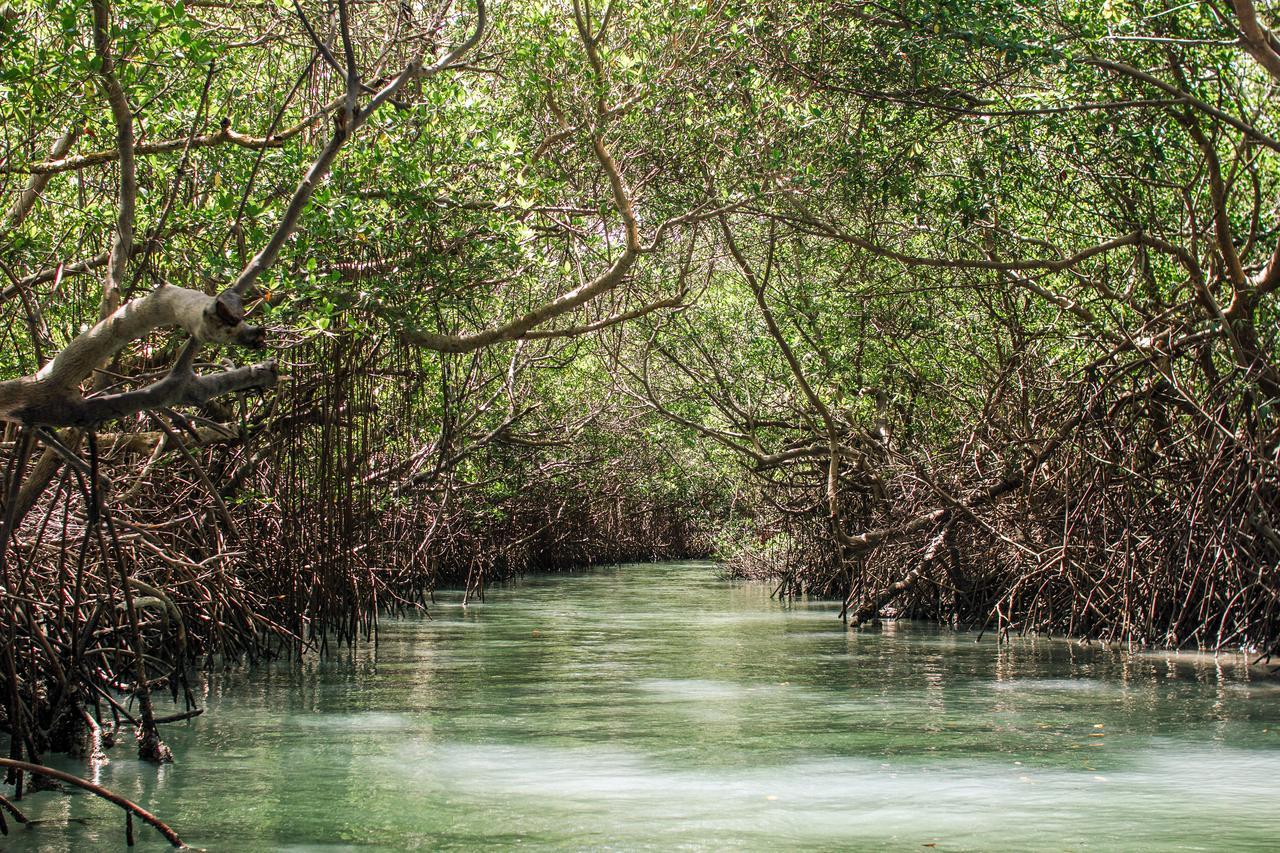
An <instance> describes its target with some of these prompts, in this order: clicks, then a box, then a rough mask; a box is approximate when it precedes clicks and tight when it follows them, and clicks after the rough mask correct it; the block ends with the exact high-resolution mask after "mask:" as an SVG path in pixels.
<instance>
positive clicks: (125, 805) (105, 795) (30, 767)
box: [0, 758, 187, 848]
mask: <svg viewBox="0 0 1280 853" xmlns="http://www.w3.org/2000/svg"><path fill="white" fill-rule="evenodd" d="M0 767H9V768H12V769H13V770H20V771H22V772H23V773H31V774H33V775H36V776H47V777H48V778H50V779H57V780H58V781H59V782H65V783H67V784H68V785H75V786H76V787H77V788H83V789H84V790H86V791H88V792H89V793H91V794H93V795H95V796H98V797H101V798H102V799H104V800H106V801H107V802H109V803H113V804H115V805H117V806H119V807H120V808H122V809H124V810H125V811H126V812H129V813H131V814H136V815H137V816H138V817H140V818H142V819H143V820H144V821H146V822H147V823H149V824H151V825H152V826H154V827H155V828H156V830H157V831H159V833H160V834H161V835H163V836H164V837H165V840H166V841H168V842H169V843H170V844H172V845H173V846H174V847H179V848H184V847H186V846H187V845H185V844H183V843H182V839H181V838H179V837H178V833H176V832H174V831H173V830H172V829H170V828H169V826H168V824H166V823H165V822H164V821H162V820H160V818H158V817H156V816H155V815H153V814H152V813H151V812H149V811H147V810H146V809H144V808H143V807H142V806H140V805H138V804H137V803H134V802H131V801H130V800H126V799H125V798H124V797H122V796H120V795H119V794H116V793H114V792H112V791H108V790H107V789H106V788H104V787H102V786H101V785H95V784H94V783H93V782H90V781H89V780H87V779H81V778H80V777H79V776H73V775H71V774H70V773H64V772H63V771H61V770H55V769H53V768H52V767H45V766H43V765H41V764H32V763H30V762H27V761H17V760H15V759H12V758H0ZM129 843H130V844H132V843H133V840H132V839H130V840H129Z"/></svg>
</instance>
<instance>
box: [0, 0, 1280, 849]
mask: <svg viewBox="0 0 1280 853" xmlns="http://www.w3.org/2000/svg"><path fill="white" fill-rule="evenodd" d="M1276 25H1280V18H1277V13H1276V11H1275V10H1274V9H1272V8H1271V7H1270V6H1269V5H1267V4H1258V3H1254V2H1250V0H1231V2H1229V3H1226V4H1219V5H1204V4H1178V3H1172V2H1170V3H1167V4H1166V3H1163V2H1145V0H1144V2H1110V3H1107V4H1103V6H1101V7H1099V8H1093V6H1090V5H1088V4H1080V3H1076V2H1068V1H1067V0H1055V2H1050V3H1041V4H1029V5H1025V6H1016V5H1010V4H1009V3H1007V2H1005V0H975V2H971V3H960V4H956V3H941V4H939V3H934V2H916V0H902V1H901V2H893V3H886V4H868V3H864V2H861V0H820V2H804V3H796V2H787V1H786V0H769V2H765V3H743V2H738V0H697V2H689V3H679V4H666V3H657V2H648V1H647V0H626V2H624V0H610V2H605V3H599V2H597V3H591V2H589V0H546V2H541V1H540V2H533V1H532V0H496V2H493V0H491V2H485V0H468V2H454V0H444V2H441V3H431V4H429V3H424V2H402V0H366V1H364V2H361V3H351V2H349V0H323V2H322V0H297V2H290V3H287V4H286V3H261V2H257V0H186V2H172V3H170V2H155V0H115V2H112V0H72V1H71V2H57V3H55V2H51V1H50V2H44V0H21V2H9V3H3V4H0V334H2V335H3V339H4V344H3V345H2V346H0V424H2V425H3V426H2V431H3V434H2V435H0V673H2V676H3V680H4V690H3V692H2V694H0V733H3V734H4V736H5V737H6V741H5V742H6V743H7V744H8V746H9V750H8V758H6V759H2V760H0V764H3V766H4V769H5V779H4V781H5V783H6V788H5V790H6V791H7V792H8V793H7V794H6V795H5V799H4V800H3V801H0V810H2V809H3V806H4V802H8V801H9V800H10V799H12V800H14V801H15V802H16V801H19V800H23V794H25V793H29V792H30V790H31V785H32V784H37V785H38V784H39V780H40V779H41V778H43V777H41V776H40V775H39V766H40V765H42V763H43V762H45V761H52V760H54V759H53V756H56V755H60V754H63V753H69V754H72V755H81V756H83V755H86V754H88V755H92V754H93V752H94V750H95V749H97V747H98V746H100V745H101V744H103V743H104V742H106V741H110V740H112V739H114V738H117V737H119V736H121V735H124V734H129V735H130V737H129V738H125V739H126V740H128V741H129V746H128V748H127V749H128V751H130V752H132V750H133V746H134V745H133V742H132V740H131V735H132V733H133V732H136V733H137V735H138V744H137V746H138V754H139V755H140V756H141V757H142V758H143V759H145V760H148V761H152V762H155V763H157V764H164V763H166V762H168V761H169V760H170V759H172V758H173V755H172V752H171V750H170V747H169V746H168V745H167V744H166V739H167V736H166V735H165V734H164V732H165V730H166V727H168V730H170V731H174V732H180V731H187V730H188V729H190V730H192V731H197V730H203V729H202V728H201V727H202V726H205V725H206V724H207V725H210V726H213V725H218V724H216V723H214V722H208V723H206V722H204V721H203V719H204V718H200V720H201V721H198V722H192V720H193V719H195V718H196V715H199V714H203V713H204V711H205V709H206V707H207V706H206V704H205V702H204V699H205V698H207V697H204V696H203V695H202V694H203V693H204V692H206V691H207V690H209V689H211V688H210V684H212V682H211V681H210V680H209V679H210V678H211V676H209V673H211V672H215V671H217V670H218V669H219V668H220V667H224V666H231V667H237V666H240V665H242V664H243V665H247V666H249V667H250V668H252V667H254V666H259V667H264V668H265V669H264V670H263V672H267V671H269V670H270V668H271V667H277V666H280V662H281V661H312V662H314V661H316V660H321V661H327V660H329V659H330V658H331V657H333V656H344V655H356V656H359V655H363V654H366V653H367V652H368V650H369V649H370V648H371V647H372V646H373V645H374V644H376V642H377V641H378V640H379V638H382V637H384V635H385V632H388V631H389V632H392V633H394V632H395V631H398V630H400V629H401V628H402V627H403V626H404V625H405V624H408V623H407V622H406V623H402V622H400V621H396V620H400V619H412V618H415V617H416V616H417V615H420V614H421V613H422V612H423V609H424V606H426V607H427V610H429V609H430V608H429V606H427V605H428V604H429V602H430V600H431V598H432V596H433V595H434V594H435V593H436V592H437V591H438V590H443V589H454V588H458V589H460V590H461V595H462V597H463V600H464V601H465V603H466V604H467V606H468V607H470V606H473V605H475V606H479V605H480V604H481V603H484V602H485V595H486V590H487V589H488V588H491V587H492V585H493V584H495V583H503V582H506V581H508V580H510V579H512V578H516V577H519V576H521V575H523V574H528V573H535V572H545V571H558V570H568V569H574V568H576V567H582V566H591V565H600V564H618V563H625V562H631V561H660V560H679V559H708V560H714V561H715V562H716V564H717V565H718V566H721V567H722V568H723V571H724V572H725V573H726V574H727V575H729V576H731V577H733V578H736V579H739V580H748V581H751V582H752V583H758V584H759V586H758V587H757V586H751V587H749V588H750V589H752V590H767V591H769V592H771V593H772V594H773V596H774V597H775V598H776V599H777V602H778V603H777V605H776V606H777V607H779V608H781V607H784V606H786V604H787V602H796V601H808V602H826V603H824V604H821V605H820V606H821V607H824V608H825V607H827V606H828V604H829V605H830V606H832V607H834V608H835V615H836V616H838V617H839V620H838V621H837V622H836V624H835V625H833V626H832V627H831V631H832V635H831V638H830V641H831V642H836V641H837V638H845V640H847V641H848V642H853V643H857V642H863V643H866V644H870V645H872V646H874V644H875V643H876V642H879V641H878V640H875V639H874V638H875V637H876V636H877V635H876V634H875V633H874V632H873V630H872V629H873V628H874V626H876V625H883V626H884V627H883V630H884V634H883V637H882V639H883V640H884V641H885V642H889V641H890V640H891V639H892V638H894V637H896V636H897V635H896V634H892V633H891V631H892V630H893V626H894V624H895V623H894V621H893V620H897V619H907V620H912V622H911V624H912V626H913V627H912V628H911V632H919V631H924V632H926V633H927V631H928V630H931V629H926V628H924V627H920V626H922V625H924V624H930V625H935V626H939V627H940V628H945V629H947V630H951V631H956V632H959V633H957V634H956V636H957V637H961V636H967V635H966V634H965V633H964V632H974V633H975V634H978V633H981V634H983V635H984V636H989V637H991V638H993V639H995V640H997V641H998V642H1000V643H1008V644H1010V645H1009V646H1008V648H1009V649H1013V648H1024V647H1025V648H1039V646H1036V645H1035V643H1033V642H1031V640H1030V639H1029V638H1035V637H1069V638H1075V639H1083V640H1088V641H1091V642H1097V643H1101V644H1106V645H1107V647H1108V648H1122V649H1124V650H1125V652H1126V653H1127V654H1132V655H1135V656H1138V657H1134V658H1133V659H1132V660H1133V661H1141V660H1144V658H1142V657H1140V656H1141V655H1143V654H1148V653H1150V652H1152V651H1170V652H1176V651H1188V652H1190V651H1195V652H1204V653H1216V654H1221V655H1224V656H1227V657H1230V656H1237V655H1238V656H1240V657H1241V658H1242V659H1244V660H1246V661H1248V662H1249V663H1250V664H1257V665H1260V667H1266V666H1268V665H1269V664H1270V661H1271V658H1272V656H1273V654H1274V653H1276V652H1277V650H1280V580H1278V575H1277V572H1278V571H1280V532H1278V531H1280V422H1278V421H1277V418H1278V417H1280V409H1278V407H1277V402H1278V401H1280V365H1278V363H1277V357H1276V349H1277V346H1276V343H1277V342H1276V336H1277V333H1278V331H1280V324H1278V323H1277V320H1278V319H1280V317H1277V296H1276V293H1277V291H1280V226H1278V225H1277V216H1278V215H1280V211H1278V210H1277V198H1280V165H1278V161H1277V159H1276V157H1277V153H1280V141H1277V140H1278V139H1280V126H1276V125H1277V114H1276V110H1275V108H1274V104H1273V103H1272V102H1273V100H1274V99H1273V97H1272V95H1273V88H1274V86H1275V84H1276V83H1277V81H1280V40H1277V38H1276V36H1275V35H1274V33H1273V29H1274V27H1275V26H1276ZM635 577H636V578H637V580H636V583H643V584H647V585H648V586H649V587H650V588H651V595H652V596H653V597H654V598H655V599H662V598H663V597H669V596H679V595H680V594H682V592H681V590H687V589H688V588H689V587H688V586H687V584H685V581H684V580H679V579H680V578H684V577H685V576H684V575H683V574H680V573H676V574H672V573H671V572H667V571H663V570H655V571H653V572H650V573H639V574H636V575H635ZM630 582H631V581H628V583H630ZM669 582H670V583H671V584H672V585H671V586H669V587H668V586H667V584H668V583H669ZM682 584H683V585H682ZM566 585H567V587H568V586H571V584H570V582H569V581H566ZM567 587H566V588H567ZM540 588H541V587H539V586H538V585H537V584H533V585H531V586H529V587H515V588H514V589H515V590H516V592H513V593H512V595H511V596H510V599H511V601H513V602H517V601H518V599H519V595H520V591H521V590H523V591H528V592H530V593H533V592H536V590H538V589H540ZM504 589H505V588H504ZM716 589H721V588H720V587H716ZM725 589H728V588H727V587H726V588H725ZM504 597H506V594H505V592H504ZM809 597H811V598H809ZM485 606H486V607H487V604H486V605H485ZM774 606H775V605H769V607H774ZM797 606H798V605H797ZM814 606H815V607H817V606H819V605H817V604H814ZM766 610H767V608H766ZM486 612H487V611H486ZM762 612H764V611H762ZM768 612H769V613H771V614H773V615H771V616H770V617H769V619H773V618H774V617H775V616H777V613H786V612H792V611H783V610H779V611H776V612H775V611H773V610H768ZM828 615H829V614H828ZM691 618H694V619H696V616H691ZM769 619H765V620H763V621H764V622H768V621H769ZM388 620H391V621H390V622H388ZM414 624H417V623H414ZM846 630H847V633H846ZM910 636H912V637H916V636H920V637H923V636H924V634H919V635H917V634H916V633H910ZM937 636H939V637H941V636H947V635H945V634H938V635H937ZM1019 638H1028V639H1027V643H1028V644H1029V645H1024V644H1023V643H1022V642H1021V640H1020V639H1019ZM528 639H530V640H532V639H534V638H533V637H532V636H530V638H528ZM774 639H775V640H777V641H778V642H780V643H783V644H784V645H785V642H786V640H785V638H784V637H776V636H775V637H774ZM841 641H844V640H841ZM762 642H763V641H762ZM915 642H916V641H915V640H911V643H915ZM921 642H924V641H923V640H921ZM957 648H958V647H957ZM1054 648H1058V647H1057V646H1054ZM536 649H537V644H531V645H530V646H529V649H528V652H529V654H534V653H535V651H536ZM522 651H523V650H522ZM1010 653H1011V654H1012V652H1010ZM956 654H957V656H958V658H957V665H958V663H959V662H960V661H962V660H963V659H964V656H963V655H962V654H960V653H959V652H956ZM984 654H985V652H984ZM995 654H997V655H1000V654H1004V652H999V651H997V652H995ZM1100 654H1103V653H1100ZM891 658H892V655H891V656H890V658H887V659H886V662H885V665H886V666H888V665H889V664H890V663H891ZM1224 659H1226V658H1224ZM1230 659H1233V660H1234V657H1231V658H1230ZM984 660H985V658H984ZM314 665H315V666H318V667H321V669H323V667H324V666H326V665H327V664H324V663H316V664H314ZM983 665H984V666H985V664H983ZM1135 665H1136V664H1135ZM271 671H274V670H271ZM1249 671H1252V672H1259V673H1261V672H1264V671H1265V670H1264V669H1261V668H1255V669H1254V670H1249ZM245 677H246V678H250V679H253V678H258V677H259V676H257V675H254V676H245ZM262 677H263V678H266V676H262ZM353 677H354V676H353ZM654 677H655V678H657V676H654ZM1072 677H1073V678H1074V676H1072ZM1241 679H1242V681H1241V683H1243V684H1246V688H1247V689H1246V690H1245V692H1246V693H1248V694H1249V695H1262V693H1264V692H1265V691H1263V690H1262V688H1259V687H1256V686H1251V685H1249V684H1248V682H1247V679H1246V678H1245V676H1241ZM1122 680H1123V678H1122ZM711 681H714V679H711ZM1210 681H1213V683H1215V684H1218V685H1219V688H1220V689H1221V690H1224V691H1227V690H1228V688H1227V687H1224V686H1222V685H1224V684H1227V683H1228V682H1229V683H1234V682H1231V681H1230V678H1227V680H1226V681H1223V680H1222V679H1218V678H1217V677H1216V676H1215V678H1213V679H1210ZM317 683H318V682H317ZM1153 683H1156V682H1153ZM1179 683H1181V682H1179ZM735 689H736V688H735ZM1228 692H1229V691H1228ZM824 695H825V694H824ZM828 698H829V697H828ZM221 701H222V700H219V702H221ZM228 701H229V702H230V701H231V700H230V699H228ZM246 701H247V700H246ZM712 704H713V705H714V702H712ZM989 710H990V709H989ZM990 712H991V713H993V714H996V715H997V717H998V714H999V713H1000V711H999V710H998V709H995V710H991V711H990ZM1135 713H1136V712H1135ZM1250 713H1252V712H1250ZM837 716H838V715H837ZM841 719H844V721H845V722H847V723H850V724H852V723H853V722H856V721H855V720H853V718H841ZM183 726H186V727H188V728H187V729H184V728H181V727H183ZM209 731H213V730H212V729H210V730H209ZM1249 734H1250V736H1258V737H1260V738H1261V734H1260V733H1259V732H1258V731H1254V730H1252V729H1250V730H1249ZM789 735H790V737H792V738H793V739H794V740H795V741H796V742H797V743H800V742H803V741H804V738H805V736H804V734H803V732H800V731H791V732H789ZM932 735H937V737H936V738H934V739H936V740H938V741H939V742H942V741H945V739H946V738H945V737H944V735H945V732H932V730H931V736H932ZM174 737H175V738H179V739H180V736H179V735H177V734H175V735H174ZM1095 740H1101V738H1097V739H1095ZM1261 740H1262V741H1265V740H1266V738H1261ZM1232 742H1233V743H1234V742H1235V741H1232ZM1152 748H1153V749H1155V747H1152ZM821 751H822V750H821V748H820V749H819V752H821ZM1156 751H1157V752H1158V750H1156ZM118 752H119V751H117V753H118ZM823 754H825V753H823ZM442 760H443V759H442ZM627 760H631V759H627ZM637 760H639V759H637ZM815 760H816V759H815ZM33 764H34V765H36V766H37V767H36V770H35V771H34V772H35V775H34V776H32V775H31V773H32V770H31V767H30V766H29V765H33ZM672 772H673V773H676V771H675V770H672ZM681 772H683V771H681ZM671 780H673V784H675V783H676V782H680V780H684V781H688V780H687V779H686V778H685V777H683V776H679V773H676V775H675V776H672V777H671ZM81 781H84V780H81ZM721 781H723V780H721ZM680 783H681V784H683V782H680ZM69 784H74V783H69ZM89 784H90V785H92V783H89ZM690 784H693V783H690ZM709 784H710V783H709ZM717 784H720V782H716V783H715V784H712V785H711V787H712V788H713V789H714V788H715V785H717ZM695 787H696V786H695ZM89 790H92V788H90V789H89ZM94 793H97V794H99V795H101V796H104V797H109V796H111V793H110V792H109V791H94ZM636 796H637V797H639V796H641V795H640V794H639V793H637V794H636ZM779 796H780V797H781V795H779ZM1064 796H1066V795H1065V794H1064ZM1068 799H1069V798H1068ZM117 805H120V806H121V807H122V808H125V809H126V810H127V811H128V812H129V814H131V815H136V816H137V817H138V819H139V820H143V821H145V820H147V819H148V818H147V817H146V816H145V815H144V814H143V811H144V810H143V809H142V808H141V805H139V804H133V805H130V804H128V803H123V804H120V803H117ZM142 805H145V804H142ZM886 808H888V806H886ZM1206 808H1207V806H1206ZM7 813H8V814H10V815H11V816H14V813H13V812H7ZM687 817H688V820H689V821H691V822H693V823H697V822H698V821H699V820H701V819H702V818H699V817H698V816H697V815H694V814H692V813H691V814H690V815H688V816H687ZM707 819H708V820H710V818H707ZM788 819H790V818H788ZM1179 825H1180V824H1179ZM3 828H4V827H3V826H0V829H3ZM847 828H848V827H847ZM1055 831H1056V830H1055ZM1064 831H1065V830H1064ZM1157 834H1158V833H1157ZM1153 837H1155V836H1153ZM1250 837H1252V836H1250ZM744 843H747V842H745V841H744ZM921 843H924V842H921ZM1108 843H1110V842H1108Z"/></svg>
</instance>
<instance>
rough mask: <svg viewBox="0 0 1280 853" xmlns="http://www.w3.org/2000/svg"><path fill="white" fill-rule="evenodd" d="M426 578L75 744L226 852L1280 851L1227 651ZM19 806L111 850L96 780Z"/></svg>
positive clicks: (761, 604)
mask: <svg viewBox="0 0 1280 853" xmlns="http://www.w3.org/2000/svg"><path fill="white" fill-rule="evenodd" d="M438 598H439V602H438V604H437V605H436V606H435V607H434V608H433V609H432V616H433V617H434V618H433V619H431V620H426V619H404V620H388V621H386V622H384V624H383V628H382V637H381V644H380V647H379V648H378V650H377V653H376V654H374V653H373V651H372V650H371V649H367V650H364V651H362V652H358V653H356V654H355V655H353V656H348V657H347V658H346V659H341V660H330V661H326V662H324V663H319V664H316V663H311V664H295V665H293V666H288V665H277V666H274V667H270V668H259V669H256V670H251V671H236V672H229V673H219V674H216V675H213V676H209V677H207V678H206V679H205V680H204V681H203V683H202V684H203V697H202V699H203V702H204V703H205V705H206V707H207V708H208V711H207V712H206V714H205V715H204V716H203V717H200V718H198V719H195V720H192V721H190V722H188V723H182V724H178V725H176V726H169V727H167V728H166V731H167V739H168V742H169V743H170V744H171V745H172V747H173V748H174V752H175V753H176V755H177V763H176V764H174V765H172V766H169V767H163V768H160V769H159V770H157V769H156V768H153V767H151V766H148V765H142V764H140V763H139V762H137V761H136V760H134V759H133V758H131V753H130V750H129V749H128V747H127V746H121V747H117V748H116V749H114V750H112V751H111V752H110V753H108V756H109V760H108V762H107V763H106V764H104V765H102V766H99V767H97V768H96V770H92V771H90V770H87V769H86V768H85V767H84V765H82V764H81V765H77V764H75V763H74V762H64V763H63V764H62V765H61V766H63V767H64V768H68V769H76V770H79V771H80V772H86V773H90V774H91V775H93V777H94V778H96V780H97V781H99V782H100V783H101V784H104V785H106V786H108V787H110V788H112V789H114V790H116V791H118V792H120V793H122V794H124V795H125V796H128V797H130V798H131V799H134V800H135V801H137V802H139V803H142V804H144V805H145V806H146V807H148V808H150V809H152V810H153V811H155V812H156V813H157V814H158V815H160V816H161V817H163V818H164V819H165V820H167V821H168V822H169V823H170V824H171V825H172V826H173V827H174V828H175V829H176V830H177V831H178V832H179V833H180V834H181V835H182V836H183V837H184V839H186V840H187V841H188V842H189V843H191V844H193V845H196V846H199V847H204V848H207V849H209V850H219V851H223V850H227V851H241V850H290V851H303V850H335V851H336V850H361V851H367V850H406V849H449V850H465V849H475V848H481V847H489V848H514V847H520V848H527V849H535V850H537V849H593V850H636V849H650V850H675V849H678V850H769V849H786V850H793V849H810V850H918V851H926V850H929V849H935V850H940V851H959V850H1053V851H1059V850H1080V851H1084V850H1126V851H1128V850H1152V851H1166V850H1274V849H1277V847H1278V846H1280V834H1278V832H1280V816H1278V815H1277V812H1276V807H1277V794H1278V793H1280V787H1278V785H1280V705H1278V703H1277V700H1280V684H1278V683H1277V682H1273V681H1267V680H1259V679H1257V678H1256V677H1254V678H1253V679H1252V680H1250V679H1249V678H1248V677H1247V673H1244V672H1242V671H1240V670H1239V669H1232V668H1230V667H1227V666H1225V664H1224V665H1219V664H1215V662H1214V661H1213V660H1212V659H1204V658H1199V659H1194V658H1193V659H1185V658H1183V659H1174V658H1169V657H1165V656H1143V657H1133V656H1127V655H1124V654H1121V653H1118V652H1110V651H1105V650H1098V649H1086V648H1082V647H1080V646H1077V645H1073V644H1068V643H1065V642H1061V641H1047V640H1013V641H1011V642H1009V643H1008V644H1005V645H998V644H996V643H995V642H993V641H992V640H990V639H986V640H984V641H983V642H981V643H975V641H974V640H975V638H974V636H973V635H969V634H953V633H950V632H947V631H943V630H940V629H937V628H934V627H930V626H927V625H916V624H904V623H900V624H897V625H890V626H887V627H886V628H884V629H883V630H879V631H868V632H864V633H850V632H847V631H846V630H844V629H843V628H842V627H841V625H840V623H839V621H838V620H837V618H836V614H837V610H836V608H835V607H834V606H833V605H832V604H830V603H826V602H805V601H799V602H793V603H789V604H787V603H780V602H777V601H772V600H770V598H769V594H768V589H766V588H764V587H761V586H758V585H747V584H734V583H728V582H725V581H722V580H719V579H718V578H717V576H716V573H715V569H714V567H713V566H711V565H709V564H706V563H666V564H660V565H656V566H652V565H631V566H621V567H611V568H604V569H598V570H593V571H586V572H581V573H575V574H566V575H553V576H540V577H530V578H527V579H525V580H523V581H521V582H518V583H516V584H514V585H512V586H509V587H502V588H498V589H492V590H491V591H490V593H489V596H488V600H487V601H485V602H484V603H482V604H471V605H468V606H467V607H465V608H464V607H462V606H461V603H460V596H459V595H451V594H444V595H440V596H438ZM23 805H24V808H25V809H26V810H27V811H28V813H29V816H31V817H34V818H39V819H40V820H41V821H42V822H41V823H40V824H39V825H37V826H35V827H33V828H30V829H24V830H18V831H16V832H14V833H13V834H11V835H10V836H9V837H8V838H7V839H0V849H4V850H76V851H80V850H94V849H123V846H124V845H123V832H122V827H123V820H122V818H121V817H120V813H119V812H118V811H116V810H114V809H112V808H111V807H108V806H106V805H105V804H103V803H101V802H100V801H98V800H96V799H93V798H91V797H88V796H84V795H71V796H66V795H59V794H49V793H41V794H36V795H34V796H32V797H29V798H28V799H26V800H25V801H24V803H23ZM137 833H138V841H139V845H138V848H137V849H141V850H159V849H167V847H166V846H165V845H164V842H163V841H162V840H161V839H160V837H159V836H158V835H157V834H155V833H154V832H153V831H152V830H150V829H149V828H147V827H145V826H139V827H138V829H137ZM929 845H936V847H930V846H929Z"/></svg>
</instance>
